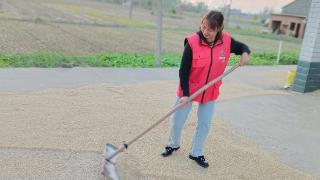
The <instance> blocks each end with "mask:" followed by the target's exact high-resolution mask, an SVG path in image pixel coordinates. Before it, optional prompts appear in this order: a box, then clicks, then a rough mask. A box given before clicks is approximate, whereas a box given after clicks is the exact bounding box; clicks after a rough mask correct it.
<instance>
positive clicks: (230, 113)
mask: <svg viewBox="0 0 320 180" xmlns="http://www.w3.org/2000/svg"><path fill="white" fill-rule="evenodd" d="M292 68H295V66H261V67H260V66H258V67H245V68H241V69H239V70H237V71H236V72H234V73H233V74H232V75H230V76H229V77H227V78H226V79H225V80H224V83H225V84H237V83H238V84H242V85H247V86H248V87H252V88H257V89H264V90H274V91H279V92H286V90H283V89H282V87H283V85H284V83H285V81H286V77H285V74H286V72H287V71H288V70H289V69H292ZM177 75H178V69H176V68H169V69H122V68H119V69H113V68H102V69H101V68H73V69H38V68H15V69H0V91H15V92H25V91H34V90H40V89H48V88H76V87H81V86H85V85H95V84H100V83H112V84H116V85H125V84H135V83H139V82H146V81H156V80H178V79H177V78H178V77H177ZM235 88H236V87H235ZM235 92H236V89H235ZM222 94H223V90H222ZM216 107H217V108H216V111H215V112H216V114H215V118H216V119H226V120H228V122H229V123H230V124H231V125H232V127H233V131H234V133H236V134H239V135H241V136H245V137H248V138H249V139H253V140H254V141H255V142H256V143H257V144H258V145H259V146H260V147H261V148H262V149H264V150H266V151H268V152H270V153H272V154H273V155H274V156H276V157H277V158H279V159H280V160H281V161H283V162H284V163H286V164H288V165H289V166H292V167H294V168H297V169H299V170H302V171H303V172H305V173H307V174H311V175H313V176H316V177H320V154H319V152H320V143H319V142H320V133H319V129H320V121H319V117H318V116H319V115H320V114H319V109H320V95H319V93H316V94H315V93H309V94H300V93H295V92H290V91H289V93H287V92H286V93H284V94H283V95H282V94H281V93H278V94H276V95H275V94H260V95H256V96H255V95H252V96H248V97H241V98H239V99H230V100H223V101H219V102H218V104H217V106H216ZM0 149H1V150H0V162H1V160H8V159H10V160H12V162H13V163H12V164H14V161H19V162H21V163H27V162H28V163H30V160H32V162H35V161H37V160H38V161H39V162H41V163H40V164H37V163H39V162H37V163H31V166H35V167H36V166H42V165H44V164H46V166H48V169H50V168H52V167H50V164H48V163H47V160H48V159H51V160H52V159H54V160H55V161H56V162H57V163H55V164H54V165H55V166H56V164H59V162H61V166H59V167H55V168H56V169H57V171H56V172H52V174H50V176H48V177H45V179H56V178H58V179H59V177H63V178H67V177H68V176H69V174H70V172H72V174H75V175H76V176H73V178H74V177H78V178H76V179H99V178H101V177H95V176H94V175H93V176H92V177H88V175H90V174H98V173H96V171H97V168H96V167H97V166H99V164H100V160H101V153H100V152H75V151H63V150H54V149H19V148H7V147H0ZM25 154H28V156H25ZM92 158H94V159H92ZM66 159H68V161H67V162H68V163H67V164H65V163H62V162H64V161H65V160H66ZM75 162H77V163H75ZM79 162H81V163H79ZM52 165H53V164H52ZM3 168H4V167H1V163H0V169H3ZM5 168H7V169H10V168H12V169H14V168H15V167H14V165H13V166H12V167H5ZM90 172H92V173H90ZM37 173H38V172H30V173H29V174H19V172H17V174H15V175H17V176H15V175H14V174H13V175H10V176H9V177H0V179H18V177H19V179H20V177H22V176H25V177H26V179H28V178H30V177H33V176H35V177H37ZM84 175H86V176H84Z"/></svg>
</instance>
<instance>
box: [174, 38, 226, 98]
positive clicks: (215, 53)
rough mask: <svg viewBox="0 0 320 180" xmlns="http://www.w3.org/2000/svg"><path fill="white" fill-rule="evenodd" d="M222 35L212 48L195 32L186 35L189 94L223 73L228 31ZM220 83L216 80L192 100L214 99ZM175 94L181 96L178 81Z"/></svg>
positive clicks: (216, 96)
mask: <svg viewBox="0 0 320 180" xmlns="http://www.w3.org/2000/svg"><path fill="white" fill-rule="evenodd" d="M222 36H223V38H222V39H223V40H218V42H217V43H216V44H215V45H214V47H212V48H211V47H210V46H209V45H207V44H206V42H204V41H203V40H202V41H200V36H199V35H198V34H197V33H194V34H192V35H190V36H189V37H187V40H188V43H189V45H190V47H191V49H192V65H191V69H190V75H189V92H190V95H192V94H193V93H195V92H196V91H197V90H198V89H200V88H201V87H203V86H204V85H205V84H207V83H208V82H210V81H211V80H213V79H215V78H217V77H218V76H220V75H221V74H223V72H224V70H225V68H226V66H227V64H228V61H229V58H230V47H231V37H230V35H229V34H228V33H224V32H223V34H222ZM221 84H222V81H218V82H217V83H215V84H214V85H213V86H211V87H209V88H208V89H206V90H205V91H204V92H203V93H201V94H199V95H198V96H197V97H195V98H194V99H193V101H196V102H199V103H207V102H209V101H214V100H216V99H217V98H218V96H219V88H220V86H221ZM177 94H178V96H179V97H182V96H183V92H182V89H181V86H180V83H179V87H178V93H177Z"/></svg>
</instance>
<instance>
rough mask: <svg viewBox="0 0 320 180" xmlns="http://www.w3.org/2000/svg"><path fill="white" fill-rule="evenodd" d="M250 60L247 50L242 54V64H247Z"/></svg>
mask: <svg viewBox="0 0 320 180" xmlns="http://www.w3.org/2000/svg"><path fill="white" fill-rule="evenodd" d="M248 62H249V54H248V53H246V52H245V53H243V54H242V55H241V59H240V66H244V65H247V64H248Z"/></svg>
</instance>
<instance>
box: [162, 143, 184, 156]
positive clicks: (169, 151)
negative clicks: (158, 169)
mask: <svg viewBox="0 0 320 180" xmlns="http://www.w3.org/2000/svg"><path fill="white" fill-rule="evenodd" d="M178 149H180V147H177V148H173V147H170V146H167V147H165V150H164V152H163V153H162V154H161V155H162V156H163V157H167V156H170V155H171V154H172V152H173V151H177V150H178Z"/></svg>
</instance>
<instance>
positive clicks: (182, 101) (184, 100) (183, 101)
mask: <svg viewBox="0 0 320 180" xmlns="http://www.w3.org/2000/svg"><path fill="white" fill-rule="evenodd" d="M188 99H189V97H188V96H182V97H181V98H180V99H179V102H180V104H183V105H185V104H187V101H188Z"/></svg>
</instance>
